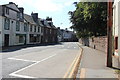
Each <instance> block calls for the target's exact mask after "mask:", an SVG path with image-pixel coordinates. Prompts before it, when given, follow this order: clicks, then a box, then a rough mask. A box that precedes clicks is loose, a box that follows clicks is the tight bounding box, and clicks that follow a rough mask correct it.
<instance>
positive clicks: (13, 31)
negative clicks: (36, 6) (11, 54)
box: [0, 2, 26, 46]
mask: <svg viewBox="0 0 120 80" xmlns="http://www.w3.org/2000/svg"><path fill="white" fill-rule="evenodd" d="M0 10H1V11H0V12H1V13H0V22H1V24H0V25H1V36H2V41H1V42H0V43H1V45H2V46H13V45H20V44H26V31H24V29H23V26H24V25H25V24H24V17H23V16H24V15H23V11H24V9H23V8H18V7H17V5H16V4H14V3H12V2H10V3H9V4H6V5H0Z"/></svg>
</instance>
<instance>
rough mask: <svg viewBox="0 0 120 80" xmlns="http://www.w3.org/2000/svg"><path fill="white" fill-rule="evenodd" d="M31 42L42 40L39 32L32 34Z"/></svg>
mask: <svg viewBox="0 0 120 80" xmlns="http://www.w3.org/2000/svg"><path fill="white" fill-rule="evenodd" d="M30 42H32V43H33V42H40V35H39V34H30Z"/></svg>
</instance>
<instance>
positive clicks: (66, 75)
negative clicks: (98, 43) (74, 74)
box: [63, 55, 78, 78]
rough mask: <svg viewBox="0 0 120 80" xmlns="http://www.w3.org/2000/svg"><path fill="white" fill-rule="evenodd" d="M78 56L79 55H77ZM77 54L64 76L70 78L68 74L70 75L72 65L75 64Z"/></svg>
mask: <svg viewBox="0 0 120 80" xmlns="http://www.w3.org/2000/svg"><path fill="white" fill-rule="evenodd" d="M77 56H78V55H77ZM77 56H76V57H75V59H74V60H73V62H72V64H71V65H70V67H69V68H68V70H67V72H66V73H65V75H64V77H63V78H68V75H69V72H70V70H71V68H72V66H73V65H74V63H75V61H76V59H77Z"/></svg>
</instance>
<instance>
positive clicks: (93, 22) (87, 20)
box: [68, 2, 107, 37]
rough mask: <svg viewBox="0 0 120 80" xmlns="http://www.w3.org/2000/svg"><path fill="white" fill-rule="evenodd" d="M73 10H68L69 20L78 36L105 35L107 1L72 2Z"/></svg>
mask: <svg viewBox="0 0 120 80" xmlns="http://www.w3.org/2000/svg"><path fill="white" fill-rule="evenodd" d="M74 4H75V6H76V10H75V11H73V12H72V11H69V12H68V14H69V15H70V21H71V22H72V26H71V28H73V29H74V30H75V31H76V32H77V35H78V36H79V37H90V36H105V35H106V34H107V27H106V26H107V3H106V2H99V3H98V2H79V3H74Z"/></svg>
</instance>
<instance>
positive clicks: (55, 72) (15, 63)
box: [0, 42, 81, 78]
mask: <svg viewBox="0 0 120 80" xmlns="http://www.w3.org/2000/svg"><path fill="white" fill-rule="evenodd" d="M80 54H81V48H79V46H78V43H77V42H64V43H61V44H56V45H43V46H42V45H40V46H39V45H37V46H33V47H24V48H21V47H20V48H19V47H14V49H13V48H10V49H6V50H4V51H3V52H2V53H0V55H2V58H1V59H0V61H2V77H3V78H64V77H65V75H67V72H69V69H70V66H73V67H74V65H73V64H72V63H75V62H76V60H77V58H78V56H79V55H80ZM66 78H67V77H66Z"/></svg>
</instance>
